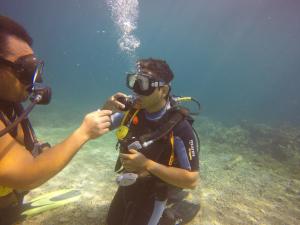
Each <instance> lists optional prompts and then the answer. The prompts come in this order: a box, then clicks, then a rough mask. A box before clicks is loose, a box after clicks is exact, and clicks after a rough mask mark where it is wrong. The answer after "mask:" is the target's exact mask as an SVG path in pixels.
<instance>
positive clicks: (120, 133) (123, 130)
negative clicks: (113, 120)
mask: <svg viewBox="0 0 300 225" xmlns="http://www.w3.org/2000/svg"><path fill="white" fill-rule="evenodd" d="M139 111H140V110H136V111H135V112H134V114H133V116H132V117H131V118H127V117H128V116H129V112H130V111H127V112H126V113H125V115H124V117H123V119H122V122H121V125H120V127H119V128H118V130H117V131H116V136H117V138H118V140H123V139H124V138H125V137H126V136H127V134H128V132H129V128H128V127H129V125H130V124H131V122H132V119H133V118H134V117H135V116H136V114H137V113H138V112H139ZM128 120H129V125H127V126H126V125H124V124H125V123H127V121H128Z"/></svg>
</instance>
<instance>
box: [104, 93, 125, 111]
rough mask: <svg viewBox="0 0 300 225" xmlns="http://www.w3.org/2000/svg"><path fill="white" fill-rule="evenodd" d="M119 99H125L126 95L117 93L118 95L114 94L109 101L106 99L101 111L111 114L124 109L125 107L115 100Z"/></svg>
mask: <svg viewBox="0 0 300 225" xmlns="http://www.w3.org/2000/svg"><path fill="white" fill-rule="evenodd" d="M120 97H125V98H126V97H127V95H125V94H123V93H121V92H118V93H116V94H114V95H113V96H111V97H110V98H109V99H107V101H106V102H105V104H104V105H103V107H102V109H107V110H111V111H113V112H116V111H121V109H124V108H125V105H124V104H122V103H121V102H119V101H118V100H117V99H118V98H120Z"/></svg>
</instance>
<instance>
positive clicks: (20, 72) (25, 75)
mask: <svg viewBox="0 0 300 225" xmlns="http://www.w3.org/2000/svg"><path fill="white" fill-rule="evenodd" d="M0 63H1V64H4V65H6V66H9V67H11V68H12V69H13V70H14V71H15V76H16V78H17V79H18V80H19V81H20V82H21V83H23V84H24V85H32V84H34V83H42V73H43V67H44V62H43V61H40V60H38V59H37V58H36V57H35V56H34V55H33V54H29V55H25V56H21V57H19V58H18V59H17V60H16V61H15V62H11V61H9V60H7V59H5V58H2V57H0Z"/></svg>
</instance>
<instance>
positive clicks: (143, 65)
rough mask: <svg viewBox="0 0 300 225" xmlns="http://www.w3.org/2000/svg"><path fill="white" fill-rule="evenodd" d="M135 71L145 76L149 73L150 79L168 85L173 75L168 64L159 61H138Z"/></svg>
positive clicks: (150, 59) (151, 59)
mask: <svg viewBox="0 0 300 225" xmlns="http://www.w3.org/2000/svg"><path fill="white" fill-rule="evenodd" d="M137 69H138V70H139V71H137V72H142V73H146V74H149V73H151V74H152V75H151V77H153V78H155V79H157V80H162V81H164V82H166V83H170V81H171V80H172V79H173V77H174V74H173V72H172V70H171V68H170V67H169V65H168V63H167V62H166V61H164V60H161V59H153V58H149V59H139V60H138V61H137Z"/></svg>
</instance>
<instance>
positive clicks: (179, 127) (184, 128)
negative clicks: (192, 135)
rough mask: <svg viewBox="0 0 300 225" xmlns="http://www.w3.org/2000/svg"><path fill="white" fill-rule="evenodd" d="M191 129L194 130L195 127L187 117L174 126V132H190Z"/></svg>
mask: <svg viewBox="0 0 300 225" xmlns="http://www.w3.org/2000/svg"><path fill="white" fill-rule="evenodd" d="M189 131H193V128H192V125H191V123H190V122H189V121H188V120H187V119H184V120H182V121H180V122H179V123H178V124H176V126H175V127H174V132H175V133H181V132H189Z"/></svg>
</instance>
